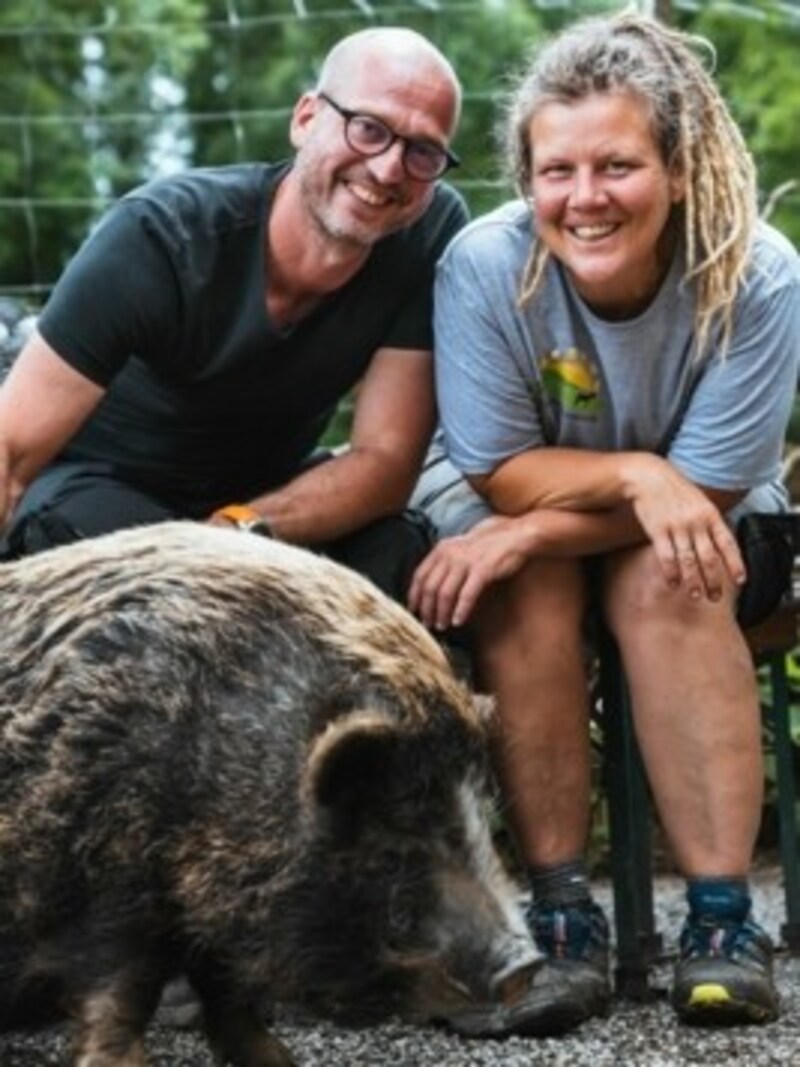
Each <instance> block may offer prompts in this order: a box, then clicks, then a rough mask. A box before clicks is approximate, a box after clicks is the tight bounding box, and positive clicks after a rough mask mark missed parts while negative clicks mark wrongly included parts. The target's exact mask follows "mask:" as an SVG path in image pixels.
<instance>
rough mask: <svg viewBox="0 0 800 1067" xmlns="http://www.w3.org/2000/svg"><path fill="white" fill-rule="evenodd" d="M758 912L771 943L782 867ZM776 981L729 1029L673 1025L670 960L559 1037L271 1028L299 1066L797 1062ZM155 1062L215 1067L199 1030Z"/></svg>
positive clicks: (31, 1046)
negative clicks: (770, 1010)
mask: <svg viewBox="0 0 800 1067" xmlns="http://www.w3.org/2000/svg"><path fill="white" fill-rule="evenodd" d="M753 891H754V897H755V901H756V910H757V915H758V918H759V919H760V921H761V922H763V924H764V925H765V926H766V927H767V929H768V930H769V932H770V933H771V934H772V935H773V936H774V937H775V938H776V939H777V936H778V931H779V928H780V924H781V921H782V918H783V893H782V888H781V883H780V872H779V871H778V870H777V869H775V868H765V869H763V870H760V871H758V872H757V873H756V874H755V875H754V877H753ZM597 895H598V899H599V900H600V902H601V903H602V904H603V905H604V906H606V907H609V906H610V890H609V888H608V886H607V885H604V884H602V883H601V884H599V886H598V890H597ZM656 907H657V915H658V927H659V929H660V930H661V931H662V932H663V934H664V936H665V941H666V942H667V946H668V947H670V946H671V945H672V944H673V943H674V937H675V934H676V932H677V929H678V927H679V925H680V922H681V920H682V916H683V888H682V884H681V883H680V882H679V881H677V880H676V879H674V878H668V877H661V878H659V879H658V880H657V886H656ZM776 978H777V982H778V986H779V989H780V992H781V996H782V1000H783V1014H782V1016H781V1018H780V1020H779V1021H778V1022H776V1023H771V1024H769V1025H767V1026H762V1027H740V1028H731V1029H728V1030H692V1029H690V1028H688V1027H683V1026H679V1025H678V1024H677V1023H676V1021H675V1018H674V1016H673V1014H672V1012H671V1010H670V1008H669V1005H668V1004H667V1002H666V990H667V987H668V983H669V966H668V965H666V964H665V965H663V966H660V967H658V968H656V970H655V971H654V975H653V985H654V987H655V988H656V989H657V990H658V993H659V995H658V996H657V998H656V999H655V1000H654V1002H653V1003H651V1004H647V1005H640V1004H631V1003H627V1002H624V1001H618V1002H616V1003H615V1004H614V1007H613V1010H612V1012H611V1015H610V1016H609V1018H608V1019H603V1020H594V1021H592V1022H589V1023H586V1024H585V1025H584V1026H582V1027H581V1028H580V1029H579V1030H578V1031H576V1032H575V1033H574V1034H570V1035H568V1036H566V1037H561V1038H557V1039H556V1038H548V1039H538V1040H537V1039H530V1038H528V1039H522V1038H509V1039H507V1040H505V1041H479V1040H470V1041H467V1040H464V1039H461V1038H458V1037H454V1036H452V1035H449V1034H445V1033H442V1032H440V1031H438V1030H434V1029H430V1028H420V1027H412V1026H405V1025H401V1024H399V1023H390V1024H388V1025H385V1026H381V1027H377V1028H374V1029H369V1030H360V1031H353V1030H343V1029H339V1028H337V1027H334V1026H331V1025H329V1024H327V1023H322V1024H319V1023H314V1022H312V1021H310V1020H300V1019H298V1018H297V1017H294V1018H292V1017H289V1016H288V1015H286V1016H284V1017H283V1018H282V1019H281V1021H280V1025H278V1026H276V1028H275V1029H276V1033H277V1034H278V1036H279V1037H281V1038H282V1040H283V1041H285V1043H286V1044H287V1045H288V1046H289V1048H290V1049H291V1050H292V1052H293V1053H294V1055H295V1056H296V1058H297V1063H298V1065H299V1067H382V1065H384V1064H389V1065H391V1067H501V1065H502V1067H523V1065H525V1067H529V1065H531V1064H534V1065H543V1067H673V1065H683V1064H708V1065H714V1067H725V1065H727V1064H735V1063H740V1064H745V1065H747V1067H766V1065H772V1064H784V1065H786V1064H789V1065H794V1067H800V959H790V958H788V957H787V956H786V955H784V954H783V953H781V954H779V957H778V960H777V966H776ZM65 1048H66V1044H65V1041H64V1037H63V1034H62V1033H61V1032H60V1031H57V1030H48V1031H44V1032H42V1033H39V1034H34V1035H31V1034H20V1033H12V1034H5V1035H0V1065H1V1067H63V1065H65V1064H66V1063H67V1059H66V1053H65ZM149 1051H150V1057H151V1065H152V1067H213V1063H212V1059H211V1057H210V1055H209V1053H208V1051H207V1049H206V1047H205V1045H204V1043H203V1041H202V1039H201V1037H200V1035H199V1034H198V1033H196V1032H182V1031H175V1030H167V1029H164V1028H161V1027H158V1026H154V1027H153V1028H152V1029H151V1031H150V1034H149Z"/></svg>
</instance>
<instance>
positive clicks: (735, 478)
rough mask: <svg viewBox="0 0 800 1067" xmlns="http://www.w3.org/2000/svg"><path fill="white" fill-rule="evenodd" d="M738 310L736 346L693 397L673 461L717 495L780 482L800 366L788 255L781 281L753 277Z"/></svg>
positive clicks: (794, 270)
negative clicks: (781, 464) (717, 493)
mask: <svg viewBox="0 0 800 1067" xmlns="http://www.w3.org/2000/svg"><path fill="white" fill-rule="evenodd" d="M740 300H741V306H740V307H739V308H738V309H737V314H736V320H735V324H734V332H733V336H732V340H731V346H730V349H729V351H728V352H727V354H726V355H725V356H724V358H721V357H720V356H716V357H714V358H713V359H712V360H711V361H710V362H709V365H708V369H707V371H706V372H705V373H704V374H703V375H702V377H701V378H700V381H699V382H698V385H697V387H696V389H695V391H694V394H693V396H692V399H691V402H690V404H689V407H688V409H687V412H686V415H685V417H684V419H683V421H682V423H681V426H680V429H679V430H678V432H677V434H676V436H675V438H674V439H673V441H672V444H671V447H670V450H669V458H670V460H671V461H672V462H673V463H674V464H675V466H676V467H678V468H679V469H680V470H681V471H683V473H684V474H686V475H687V477H689V478H691V479H692V481H694V482H697V483H698V484H700V485H705V486H708V487H710V488H715V489H731V490H735V489H745V488H751V487H753V486H757V485H761V484H765V483H767V482H769V481H772V480H774V479H775V478H777V477H778V475H779V472H780V462H781V455H782V448H783V441H784V435H785V432H786V425H787V422H788V420H789V415H790V413H791V407H792V402H793V400H794V396H795V392H796V389H797V379H798V368H799V367H800V272H798V261H797V258H796V257H794V259H792V257H791V256H790V257H789V258H788V259H787V260H786V262H785V265H784V267H783V269H781V271H780V273H779V276H776V275H775V274H774V273H773V274H772V276H770V274H767V273H763V272H762V273H760V272H759V271H758V270H756V271H755V272H754V274H753V277H752V282H751V283H750V284H749V285H748V287H747V289H746V290H745V291H744V293H743V295H742V297H741V298H740Z"/></svg>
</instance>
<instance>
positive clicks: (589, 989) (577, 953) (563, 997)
mask: <svg viewBox="0 0 800 1067" xmlns="http://www.w3.org/2000/svg"><path fill="white" fill-rule="evenodd" d="M527 919H528V925H529V926H530V929H531V933H532V934H533V938H534V941H535V942H536V946H537V948H538V949H539V951H540V952H542V953H543V954H544V956H545V960H544V962H543V963H542V964H541V966H540V967H539V968H538V970H537V971H536V972H535V974H534V976H533V979H532V980H531V985H530V989H529V990H528V992H527V993H526V994H525V996H524V997H522V998H521V999H520V1000H519V1001H518V1003H516V1004H514V1005H513V1006H511V1007H509V1010H508V1016H507V1020H506V1021H507V1027H508V1033H514V1034H521V1035H524V1036H527V1037H547V1036H552V1035H557V1034H563V1033H566V1032H567V1031H568V1030H572V1029H574V1028H575V1027H576V1026H578V1025H579V1024H580V1023H582V1022H584V1021H585V1020H586V1019H590V1018H592V1017H593V1016H595V1015H606V1014H608V1008H609V1003H610V1000H611V987H610V984H609V980H608V922H607V921H606V917H605V915H604V914H603V912H602V910H601V908H600V907H598V905H597V904H595V903H594V902H593V901H588V902H587V903H585V904H570V905H568V906H565V907H554V906H552V905H543V904H538V905H536V904H532V905H531V906H530V908H529V909H528V914H527Z"/></svg>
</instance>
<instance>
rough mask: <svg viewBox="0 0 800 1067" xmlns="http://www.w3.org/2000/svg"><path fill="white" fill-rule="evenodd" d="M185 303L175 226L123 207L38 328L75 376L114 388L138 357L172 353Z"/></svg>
mask: <svg viewBox="0 0 800 1067" xmlns="http://www.w3.org/2000/svg"><path fill="white" fill-rule="evenodd" d="M180 302H181V295H180V285H179V279H178V274H177V270H176V256H175V252H174V249H173V248H172V247H171V241H170V237H169V230H168V228H167V226H166V225H165V224H164V223H163V222H162V221H161V220H159V219H158V217H157V216H153V215H152V214H149V215H148V214H145V213H143V212H141V211H140V209H139V207H138V206H137V203H136V201H130V200H122V201H120V202H119V203H118V204H116V205H115V206H114V207H113V208H112V209H111V210H110V212H109V213H108V214H107V215H106V216H105V217H104V218H103V219H102V220H101V221H100V223H99V224H98V226H97V228H96V229H95V230H94V231H93V232H92V233H91V234H90V236H89V237H88V238H87V240H86V242H85V243H84V244H83V246H82V247H81V248H80V249H79V251H78V252H77V254H76V255H75V257H74V258H73V259H72V261H71V262H70V263H69V264H68V265H67V268H66V270H65V271H64V274H63V275H62V277H61V278H60V280H59V282H58V284H57V285H56V287H55V289H54V291H53V293H52V296H51V297H50V299H49V301H48V303H47V305H46V306H45V308H44V310H43V312H42V314H41V316H40V318H39V323H38V328H39V331H40V332H41V334H42V336H43V337H44V339H45V340H46V341H47V342H48V344H49V345H51V347H52V348H53V349H54V350H55V351H56V352H57V353H58V354H59V355H60V356H61V357H62V358H63V359H64V360H66V362H67V363H69V364H70V365H71V366H72V367H74V368H75V370H77V371H79V372H80V373H81V374H84V375H86V377H87V378H90V379H91V380H92V381H93V382H96V383H97V384H98V385H103V386H106V385H108V384H109V383H110V382H111V380H112V378H113V377H114V376H115V374H116V373H117V372H118V371H119V370H120V369H121V368H122V366H123V365H124V363H125V361H126V360H127V359H128V358H129V356H131V355H132V354H136V353H141V352H146V351H152V350H154V349H161V348H164V347H168V346H169V343H170V338H171V337H174V335H175V332H176V324H177V312H178V309H179V308H180Z"/></svg>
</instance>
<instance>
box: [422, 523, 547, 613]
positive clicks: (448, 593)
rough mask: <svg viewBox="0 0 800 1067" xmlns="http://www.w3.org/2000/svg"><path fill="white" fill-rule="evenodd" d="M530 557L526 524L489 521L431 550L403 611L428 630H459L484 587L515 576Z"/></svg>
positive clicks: (530, 538) (530, 542)
mask: <svg viewBox="0 0 800 1067" xmlns="http://www.w3.org/2000/svg"><path fill="white" fill-rule="evenodd" d="M532 551H533V530H532V523H531V521H530V520H527V521H526V520H525V519H522V518H520V519H515V518H506V517H504V516H500V515H493V516H492V517H491V518H488V519H484V520H483V521H482V522H479V523H478V524H477V525H476V526H474V527H473V528H472V529H471V530H470V531H469V533H466V534H462V535H460V536H457V537H449V538H447V539H446V540H444V541H440V542H439V544H438V545H436V547H435V548H434V549H433V550H432V551H431V552H430V553H429V554H428V555H427V556H426V557H425V559H424V560H423V561H422V563H421V564H420V565H419V567H417V570H416V572H415V574H414V578H413V580H412V583H411V589H410V591H409V595H408V606H409V608H410V609H411V611H413V612H414V613H415V614H416V615H418V616H419V618H420V619H421V620H422V622H423V623H425V625H426V626H429V627H431V628H433V629H436V630H446V629H448V628H449V627H451V626H462V625H463V624H464V623H465V622H466V621H467V620H468V619H469V617H470V615H471V613H472V611H473V609H474V607H475V605H476V603H477V602H478V598H479V597H480V595H481V593H482V592H483V591H484V590H485V589H486V588H487V586H489V585H491V584H492V583H493V582H497V581H500V580H501V579H503V578H510V577H511V576H512V575H514V574H516V573H517V571H518V570H519V569H520V568H521V567H522V565H523V564H524V563H525V561H526V559H527V558H528V557H529V556H530V555H531V553H532Z"/></svg>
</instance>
